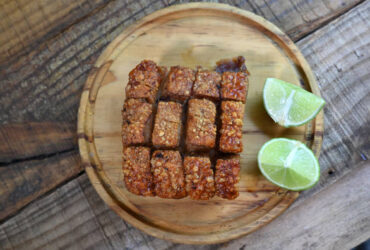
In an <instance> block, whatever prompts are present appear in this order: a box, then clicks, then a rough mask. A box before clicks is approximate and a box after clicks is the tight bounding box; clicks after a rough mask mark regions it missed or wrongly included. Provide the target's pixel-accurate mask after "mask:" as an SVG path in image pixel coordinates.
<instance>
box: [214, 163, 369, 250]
mask: <svg viewBox="0 0 370 250" xmlns="http://www.w3.org/2000/svg"><path fill="white" fill-rule="evenodd" d="M369 179H370V164H368V163H367V164H366V165H365V164H362V166H361V167H360V168H359V169H358V170H357V171H353V172H352V173H350V174H349V175H347V176H346V177H345V178H343V179H342V180H341V181H340V182H338V183H335V184H334V185H332V186H330V187H329V188H328V189H327V190H324V191H322V192H320V193H319V194H317V195H314V196H312V197H310V198H308V199H306V200H305V201H304V202H302V203H301V204H300V205H299V206H297V207H295V208H294V209H289V210H288V211H286V212H285V213H284V214H283V215H281V216H280V217H279V218H277V219H276V220H274V221H273V222H271V224H269V225H268V226H266V227H264V228H262V229H261V230H259V231H256V232H255V233H253V234H251V235H249V236H246V237H244V238H242V239H238V240H235V241H232V242H229V243H226V244H225V245H223V246H221V247H220V249H338V250H339V249H351V248H353V247H355V246H357V245H359V244H360V243H362V242H363V241H365V240H367V239H368V238H369V232H370V210H369V207H370V193H369V190H370V182H369ZM359 183H361V185H359ZM282 232H283V234H282Z"/></svg>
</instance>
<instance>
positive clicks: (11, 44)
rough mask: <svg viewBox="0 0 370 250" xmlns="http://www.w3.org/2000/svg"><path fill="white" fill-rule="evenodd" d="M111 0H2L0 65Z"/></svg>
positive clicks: (25, 52) (7, 63)
mask: <svg viewBox="0 0 370 250" xmlns="http://www.w3.org/2000/svg"><path fill="white" fill-rule="evenodd" d="M107 2H108V0H93V1H88V0H77V1H76V0H64V1H50V0H49V1H41V0H36V1H28V0H17V1H5V0H3V1H0V20H1V21H0V27H1V29H0V65H9V63H12V62H14V61H15V60H16V59H17V57H19V56H21V55H26V54H27V53H29V52H30V51H32V49H34V48H36V47H37V46H38V45H39V43H40V42H45V41H47V40H48V39H50V38H52V37H53V36H55V35H57V34H58V33H60V31H61V30H65V29H67V28H68V27H69V26H71V25H72V24H73V23H75V22H78V21H79V20H80V19H83V18H85V17H86V15H89V14H90V13H91V12H92V11H94V10H96V9H98V8H102V7H103V6H104V5H105V4H106V3H107Z"/></svg>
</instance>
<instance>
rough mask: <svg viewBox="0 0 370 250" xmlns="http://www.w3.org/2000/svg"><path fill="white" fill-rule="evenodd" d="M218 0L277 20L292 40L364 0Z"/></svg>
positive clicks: (273, 21)
mask: <svg viewBox="0 0 370 250" xmlns="http://www.w3.org/2000/svg"><path fill="white" fill-rule="evenodd" d="M220 2H224V3H228V4H231V5H234V6H238V7H240V8H243V9H246V10H250V11H253V12H254V13H256V14H258V15H260V16H263V17H264V18H266V19H267V20H269V21H270V22H272V23H274V24H276V25H277V26H278V27H279V28H281V29H282V30H283V31H284V32H285V33H286V34H288V36H289V37H290V38H291V39H292V40H293V41H298V40H299V39H301V38H302V37H303V36H306V35H307V34H309V33H310V32H312V31H313V30H316V29H317V28H319V27H320V26H322V25H323V24H325V23H328V22H329V21H330V20H333V19H335V18H336V17H338V16H340V15H341V14H343V13H344V12H346V11H348V10H350V9H351V8H353V7H354V6H356V5H357V4H359V3H361V2H363V1H361V0H355V1H342V0H331V1H325V0H315V1H308V0H296V1H279V0H253V1H245V0H244V1H243V0H222V1H220Z"/></svg>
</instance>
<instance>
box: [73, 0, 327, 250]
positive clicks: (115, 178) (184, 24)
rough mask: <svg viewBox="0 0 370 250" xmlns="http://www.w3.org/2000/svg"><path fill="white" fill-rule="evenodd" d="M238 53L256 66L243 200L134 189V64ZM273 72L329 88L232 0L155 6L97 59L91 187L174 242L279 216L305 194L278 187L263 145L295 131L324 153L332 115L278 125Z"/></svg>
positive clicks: (91, 82) (90, 113) (246, 128)
mask: <svg viewBox="0 0 370 250" xmlns="http://www.w3.org/2000/svg"><path fill="white" fill-rule="evenodd" d="M153 43H155V50H153ZM239 55H242V56H243V57H245V58H246V66H247V68H248V70H249V72H251V75H250V77H249V88H248V97H247V102H246V105H245V112H244V113H245V115H244V118H243V123H244V125H243V133H244V135H243V144H244V150H243V152H241V154H240V161H241V173H240V183H239V186H240V196H239V197H238V198H237V199H235V200H234V201H228V200H224V199H221V198H213V199H212V200H209V201H193V200H191V199H189V198H185V199H181V200H172V199H160V198H156V197H154V198H149V197H145V198H143V197H140V196H137V195H133V194H131V193H129V192H128V191H127V189H126V188H125V186H124V183H123V173H122V137H121V126H122V118H121V110H122V106H123V102H124V99H125V95H124V92H125V91H124V89H125V87H126V84H127V82H128V73H129V72H130V70H131V69H133V68H134V67H135V65H136V64H138V63H139V62H140V61H141V60H143V58H146V59H151V60H154V61H155V62H158V63H159V65H163V66H173V65H184V66H187V67H191V68H195V67H196V66H197V65H202V66H203V67H205V68H212V67H214V66H215V65H216V62H217V61H218V60H220V59H222V58H230V57H236V56H239ZM95 69H96V70H95ZM267 77H274V78H279V79H283V80H286V81H290V82H292V83H293V84H296V85H298V86H301V87H303V88H305V89H307V90H308V91H311V92H313V93H314V94H316V95H318V96H320V92H319V89H318V86H317V84H316V81H315V79H314V77H313V74H312V72H311V70H310V68H309V66H308V64H307V62H306V61H305V60H304V58H303V56H302V54H301V53H300V52H299V51H298V49H297V48H296V47H295V46H294V44H293V42H292V41H291V40H289V38H288V37H287V36H286V35H285V34H283V33H282V32H281V31H280V30H279V29H278V28H277V27H276V26H274V25H272V24H271V23H269V22H267V21H266V20H265V19H262V18H260V17H258V16H256V15H254V14H252V13H251V12H246V11H242V10H240V9H237V8H233V7H230V6H228V5H224V4H212V3H192V4H183V5H177V6H173V7H171V8H166V9H163V10H161V11H158V12H155V13H153V14H152V15H149V16H147V17H145V18H143V19H142V20H141V21H140V22H138V23H137V24H135V25H133V26H130V27H128V28H127V29H126V30H125V31H124V32H123V33H122V34H120V35H119V36H118V37H117V38H116V39H115V40H114V41H112V43H111V44H110V45H109V46H108V47H107V48H106V49H105V50H104V52H103V53H102V54H101V56H100V57H99V58H98V60H97V61H96V64H95V68H94V70H93V71H92V73H91V74H90V76H89V77H88V79H87V81H86V84H85V87H84V91H83V93H82V96H81V103H80V108H79V111H78V137H79V147H80V154H81V158H82V162H83V165H84V166H85V167H86V171H87V174H88V176H89V178H90V180H91V183H92V185H93V186H94V187H95V188H96V190H97V192H98V193H99V195H100V196H101V197H102V199H103V200H104V201H105V202H106V203H107V204H108V205H109V206H110V207H111V208H112V209H113V210H114V211H115V212H117V213H118V214H119V215H120V216H121V217H122V218H123V219H125V220H126V221H127V222H129V223H130V224H132V225H133V226H135V227H137V228H139V229H141V230H143V231H144V232H147V233H149V234H150V235H153V236H156V237H159V238H163V239H167V240H172V241H174V242H180V243H188V244H189V243H194V244H210V243H219V242H224V241H227V240H230V239H234V238H236V237H239V236H241V235H244V234H247V233H250V232H253V231H255V230H257V229H258V228H260V227H261V226H263V225H265V224H266V223H268V222H270V221H271V220H272V219H273V218H275V217H276V216H278V215H279V214H280V213H281V212H282V211H283V210H285V209H286V208H287V207H288V206H289V205H290V203H291V202H292V201H293V200H294V199H295V198H296V197H297V196H298V194H297V193H293V192H286V191H283V190H278V189H277V188H276V186H275V185H271V183H269V182H268V181H267V180H266V179H265V178H264V177H263V176H262V175H261V174H260V172H259V170H258V166H257V162H256V159H257V154H258V151H259V149H260V148H261V146H262V145H263V144H264V143H265V142H266V141H268V140H269V139H271V138H276V137H288V138H292V139H296V140H300V141H302V142H304V143H305V144H306V145H307V146H308V147H310V148H311V149H312V150H313V152H314V153H315V154H316V156H318V155H319V153H320V148H321V143H322V136H323V113H322V112H320V113H319V115H317V117H315V119H313V120H312V121H311V122H310V123H308V124H306V125H305V126H300V127H296V128H290V129H285V128H282V127H280V126H278V125H276V124H274V122H273V121H272V120H271V119H270V118H269V117H268V115H266V113H265V111H264V107H263V103H262V89H263V86H264V82H265V80H266V78H267Z"/></svg>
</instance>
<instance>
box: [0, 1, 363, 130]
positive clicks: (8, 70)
mask: <svg viewBox="0 0 370 250" xmlns="http://www.w3.org/2000/svg"><path fill="white" fill-rule="evenodd" d="M81 1H82V0H81ZM38 2H39V1H32V2H29V1H27V4H29V7H28V8H30V9H33V10H34V12H37V10H39V12H42V9H41V10H40V8H39V7H37V5H38V4H39V3H38ZM63 2H64V1H53V3H55V5H58V6H59V7H58V9H59V8H60V9H63V8H67V7H66V6H68V3H69V1H68V2H66V6H64V5H63ZM177 2H178V1H175V0H155V1H147V0H140V1H134V0H129V1H112V2H109V3H107V4H105V5H104V6H103V7H101V8H98V9H97V10H96V11H94V12H92V13H90V14H88V15H87V14H86V15H83V14H81V15H82V16H83V18H79V19H77V21H76V20H75V19H73V20H72V21H71V22H74V23H73V25H72V24H70V25H69V26H68V28H65V27H64V26H63V25H62V27H64V29H59V31H62V33H60V34H59V35H58V36H54V37H52V38H50V39H48V40H45V41H41V40H40V41H38V42H37V44H38V45H37V46H35V47H34V48H33V49H32V50H31V51H29V53H27V54H26V55H24V56H20V57H14V58H16V60H14V62H12V63H8V62H7V63H6V64H4V65H3V66H0V71H1V72H2V74H3V76H4V77H1V79H0V85H1V86H4V87H3V88H1V89H0V103H2V105H1V106H0V123H4V122H10V121H12V122H22V121H30V120H32V121H42V120H45V119H47V120H53V121H71V122H75V121H76V112H77V108H78V103H79V93H80V92H81V89H82V87H83V84H84V82H85V80H86V77H87V74H88V72H89V70H90V69H91V67H92V63H93V62H94V61H95V60H96V58H97V57H98V56H99V54H100V52H101V51H102V50H103V48H104V47H105V46H106V45H107V44H108V43H109V42H110V41H112V40H113V39H114V38H115V37H116V36H117V35H118V34H119V33H121V32H122V31H123V30H124V29H125V28H126V27H127V26H128V25H129V24H131V23H133V22H134V21H135V20H137V19H139V18H141V17H143V16H145V15H147V14H149V13H151V12H153V11H155V10H157V9H160V8H163V7H165V6H168V5H171V4H174V3H177ZM181 2H187V1H181ZM225 2H227V3H229V4H232V5H236V6H239V7H241V8H244V9H246V10H250V11H253V12H255V13H257V14H260V15H262V16H264V17H266V18H267V19H268V20H271V21H272V22H274V23H276V24H277V25H278V26H279V27H281V28H282V29H283V30H284V31H288V34H290V36H291V37H292V38H294V39H299V38H300V37H301V36H302V35H304V34H307V33H308V32H309V31H311V30H313V29H315V28H317V27H318V26H319V25H320V24H322V23H323V22H325V21H327V20H328V19H330V18H333V17H335V16H336V15H339V14H340V13H343V12H344V11H346V10H347V9H348V8H350V7H351V6H354V5H355V4H357V3H358V2H360V1H359V0H351V1H345V0H335V1H331V3H330V4H327V3H326V1H323V0H315V1H309V0H300V1H298V2H294V3H292V2H291V1H284V0H276V1H269V2H266V1H263V0H254V1H240V0H230V1H225ZM22 3H23V2H22ZM34 5H36V7H35V6H34ZM31 6H32V7H31ZM76 8H78V7H76ZM21 9H22V8H21ZM67 9H68V8H67ZM83 13H85V12H83ZM3 15H4V14H3ZM79 15H80V14H79ZM37 16H41V17H44V16H45V15H44V14H39V15H37ZM7 20H8V19H7ZM12 20H13V19H12ZM16 20H17V19H14V20H13V22H11V23H9V22H4V23H3V25H2V28H3V29H6V30H7V31H6V32H14V30H17V28H14V26H16V25H19V26H20V27H23V26H25V25H26V24H25V23H26V21H25V20H28V19H25V20H21V21H19V22H20V23H19V24H18V23H16V22H15V21H16ZM53 20H54V19H53ZM58 20H59V19H58ZM55 22H57V21H56V20H55ZM71 22H70V23H71ZM293 24H294V25H293ZM295 24H297V26H295ZM50 26H53V25H52V24H50ZM19 29H20V28H19ZM8 30H10V31H8ZM36 33H37V32H36ZM27 34H28V33H27ZM32 34H33V33H32ZM55 34H56V33H55ZM16 37H18V38H19V37H20V36H16ZM19 39H20V40H19V44H25V43H27V41H28V40H27V39H26V38H24V39H25V40H22V39H21V38H19ZM17 41H18V40H17ZM24 46H27V45H24ZM19 100H22V101H19Z"/></svg>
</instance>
